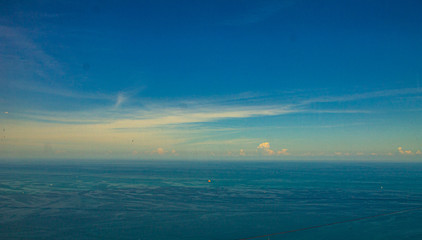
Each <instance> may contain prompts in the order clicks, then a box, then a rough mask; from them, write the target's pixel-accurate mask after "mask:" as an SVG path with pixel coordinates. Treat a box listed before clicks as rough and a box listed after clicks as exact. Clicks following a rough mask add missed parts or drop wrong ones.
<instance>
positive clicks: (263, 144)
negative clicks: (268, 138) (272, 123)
mask: <svg viewBox="0 0 422 240" xmlns="http://www.w3.org/2000/svg"><path fill="white" fill-rule="evenodd" d="M257 148H259V149H269V148H270V143H269V142H263V143H261V144H259V145H258V147H257Z"/></svg>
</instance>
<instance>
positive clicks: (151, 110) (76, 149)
mask: <svg viewBox="0 0 422 240" xmlns="http://www.w3.org/2000/svg"><path fill="white" fill-rule="evenodd" d="M420 10H422V3H421V2H420V1H305V0H298V1H295V0H292V1H140V2H139V3H133V1H98V2H97V1H91V2H89V3H86V2H85V1H37V2H35V1H30V2H28V1H2V2H1V3H0V43H1V44H0V110H1V118H0V124H1V127H2V129H3V136H2V142H1V145H0V158H2V159H19V158H54V159H75V158H82V159H85V158H95V159H105V158H107V159H193V160H195V159H199V160H201V159H219V160H220V159H221V160H224V159H245V160H247V159H279V160H302V159H303V160H308V159H320V160H324V159H329V160H330V159H332V160H343V159H346V160H400V161H401V160H410V161H417V160H421V156H422V155H421V154H420V153H421V152H420V151H421V150H422V140H421V138H420V136H421V135H422V127H421V124H420V123H421V122H422V115H421V111H422V88H421V82H422V45H421V44H420V43H421V42H422V15H421V14H420Z"/></svg>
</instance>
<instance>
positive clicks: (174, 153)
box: [171, 149, 179, 156]
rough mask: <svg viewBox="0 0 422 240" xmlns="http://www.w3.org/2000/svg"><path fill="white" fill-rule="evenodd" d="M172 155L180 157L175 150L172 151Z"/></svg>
mask: <svg viewBox="0 0 422 240" xmlns="http://www.w3.org/2000/svg"><path fill="white" fill-rule="evenodd" d="M171 154H173V155H174V156H178V155H179V153H177V152H176V150H174V149H172V150H171Z"/></svg>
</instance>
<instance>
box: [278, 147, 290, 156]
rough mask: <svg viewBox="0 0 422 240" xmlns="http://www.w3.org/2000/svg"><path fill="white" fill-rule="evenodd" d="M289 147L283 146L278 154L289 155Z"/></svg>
mask: <svg viewBox="0 0 422 240" xmlns="http://www.w3.org/2000/svg"><path fill="white" fill-rule="evenodd" d="M287 150H288V149H287V148H283V149H281V150H279V151H277V155H289V154H290V153H288V152H287Z"/></svg>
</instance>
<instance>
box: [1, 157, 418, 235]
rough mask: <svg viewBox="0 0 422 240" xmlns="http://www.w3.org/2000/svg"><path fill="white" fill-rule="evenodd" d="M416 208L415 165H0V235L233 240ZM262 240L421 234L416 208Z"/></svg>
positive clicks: (176, 163) (19, 163)
mask: <svg viewBox="0 0 422 240" xmlns="http://www.w3.org/2000/svg"><path fill="white" fill-rule="evenodd" d="M208 180H211V182H209V181H208ZM421 206H422V164H421V163H419V164H418V163H338V162H259V161H256V162H170V161H169V162H162V161H161V162H152V161H151V162H117V161H116V162H114V163H113V162H107V163H104V162H100V161H99V162H76V161H72V162H62V161H60V162H59V161H57V162H54V161H50V162H32V163H29V162H17V163H16V162H15V163H12V162H3V163H0V239H154V240H161V239H162V240H164V239H198V240H208V239H216V240H218V239H221V240H223V239H227V240H230V239H233V240H234V239H242V238H247V237H253V236H257V235H264V234H270V233H275V232H282V231H288V230H293V229H298V228H304V227H309V226H314V225H321V224H327V223H332V222H338V221H344V220H348V219H354V218H360V217H366V216H372V215H376V214H382V213H388V212H393V211H399V210H406V209H412V208H418V207H421ZM257 239H268V237H263V238H257ZM269 239H343V240H345V239H371V240H373V239H383V240H385V239H394V240H396V239H422V210H421V209H419V210H413V211H408V212H403V213H400V214H393V215H386V216H380V217H375V218H369V219H363V220H361V221H355V222H348V223H342V224H337V225H331V226H325V227H321V228H315V229H309V230H305V231H299V232H292V233H288V234H283V235H275V236H271V237H270V238H269Z"/></svg>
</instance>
